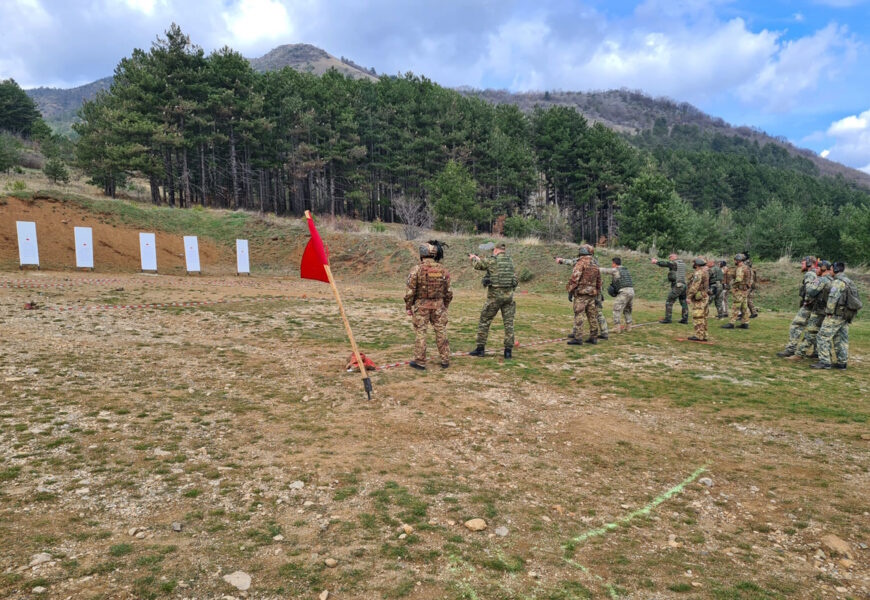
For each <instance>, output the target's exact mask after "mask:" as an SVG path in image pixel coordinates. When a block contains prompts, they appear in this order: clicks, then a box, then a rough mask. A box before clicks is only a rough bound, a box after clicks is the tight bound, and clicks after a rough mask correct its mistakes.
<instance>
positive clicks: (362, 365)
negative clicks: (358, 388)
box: [305, 210, 372, 400]
mask: <svg viewBox="0 0 870 600" xmlns="http://www.w3.org/2000/svg"><path fill="white" fill-rule="evenodd" d="M305 218H306V219H311V213H310V212H308V211H307V210H306V211H305ZM323 270H324V271H326V277H327V278H328V279H329V285H330V287H331V288H332V293H333V294H335V301H336V302H337V303H338V311H339V312H340V313H341V320H342V321H343V322H344V328H345V329H346V330H347V337H348V338H350V347H351V348H353V354H354V356H356V364H358V365H359V372H360V374H361V375H362V378H363V387H364V388H365V391H366V395H367V396H368V398H369V400H371V399H372V380H371V379H369V375H368V373H366V366H365V363H363V360H362V357H361V356H360V354H359V348H357V346H356V340H355V339H354V338H353V331H351V328H350V322H349V321H348V320H347V315H346V314H345V312H344V304H342V302H341V295H340V294H339V293H338V287H337V286H336V285H335V279H334V278H333V277H332V269H330V268H329V265H328V264H327V265H323Z"/></svg>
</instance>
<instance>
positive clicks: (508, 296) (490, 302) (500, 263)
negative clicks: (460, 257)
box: [468, 242, 519, 358]
mask: <svg viewBox="0 0 870 600" xmlns="http://www.w3.org/2000/svg"><path fill="white" fill-rule="evenodd" d="M468 256H469V258H470V259H471V261H472V264H473V265H474V268H475V269H476V270H478V271H486V275H484V277H483V280H484V285H485V286H486V304H484V305H483V310H481V311H480V322H479V323H478V325H477V347H476V348H475V349H474V350H472V351H471V352H469V354H470V355H471V356H484V355H485V354H486V338H487V337H488V336H489V326H490V325H491V324H492V320H493V319H494V318H495V315H496V314H498V311H501V318H502V321H504V357H505V358H511V357H512V354H511V351H512V350H513V347H514V315H515V314H516V311H517V304H516V302H515V301H514V290H515V289H516V287H517V285H518V283H519V280H518V279H517V275H516V271H515V270H514V263H513V260H511V257H510V255H508V254H507V252H506V246H505V243H504V242H501V243H499V244H496V246H495V247H494V248H493V249H492V256H490V257H489V258H480V257H479V256H477V255H476V254H469V255H468Z"/></svg>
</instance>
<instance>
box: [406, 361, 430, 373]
mask: <svg viewBox="0 0 870 600" xmlns="http://www.w3.org/2000/svg"><path fill="white" fill-rule="evenodd" d="M408 364H409V365H411V367H413V368H414V369H418V370H420V371H425V370H426V367H425V365H421V364H420V363H418V362H414V361H413V360H412V361H411V362H409V363H408Z"/></svg>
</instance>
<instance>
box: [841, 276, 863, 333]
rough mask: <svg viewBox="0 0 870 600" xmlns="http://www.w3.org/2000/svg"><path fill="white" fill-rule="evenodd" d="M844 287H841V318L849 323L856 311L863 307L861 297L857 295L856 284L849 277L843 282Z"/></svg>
mask: <svg viewBox="0 0 870 600" xmlns="http://www.w3.org/2000/svg"><path fill="white" fill-rule="evenodd" d="M844 283H845V284H846V287H845V288H843V300H842V307H843V308H842V310H843V318H844V319H845V320H846V321H847V322H848V323H851V322H852V319H854V318H855V315H856V314H858V311H859V310H861V309H862V308H863V307H864V304H863V303H862V302H861V298H860V297H859V296H858V286H857V285H855V282H854V281H852V280H851V279H849V280H847V281H845V282H844Z"/></svg>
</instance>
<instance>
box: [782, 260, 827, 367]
mask: <svg viewBox="0 0 870 600" xmlns="http://www.w3.org/2000/svg"><path fill="white" fill-rule="evenodd" d="M816 263H817V261H816V258H815V257H814V256H807V257H805V258H804V259H803V260H802V261H801V272H803V279H801V285H800V288H799V289H798V295H799V296H800V305H799V307H798V311H797V314H796V315H795V316H794V319H792V320H791V325H789V328H788V343H787V344H786V345H785V348H784V349H783V350H782V351H781V352H777V353H776V355H777V356H781V357H783V358H787V357H789V356H794V353H795V351H796V350H797V347H798V343H799V342H800V339H801V335H803V333H804V330H805V329H806V327H807V321H808V320H809V318H810V315H811V314H812V311H811V310H810V306H811V304H812V303H811V302H808V299H807V286H808V285H809V284H811V283H812V282H813V281H815V280H816V278H817V277H818V275H817V274H816V266H817V264H816Z"/></svg>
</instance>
